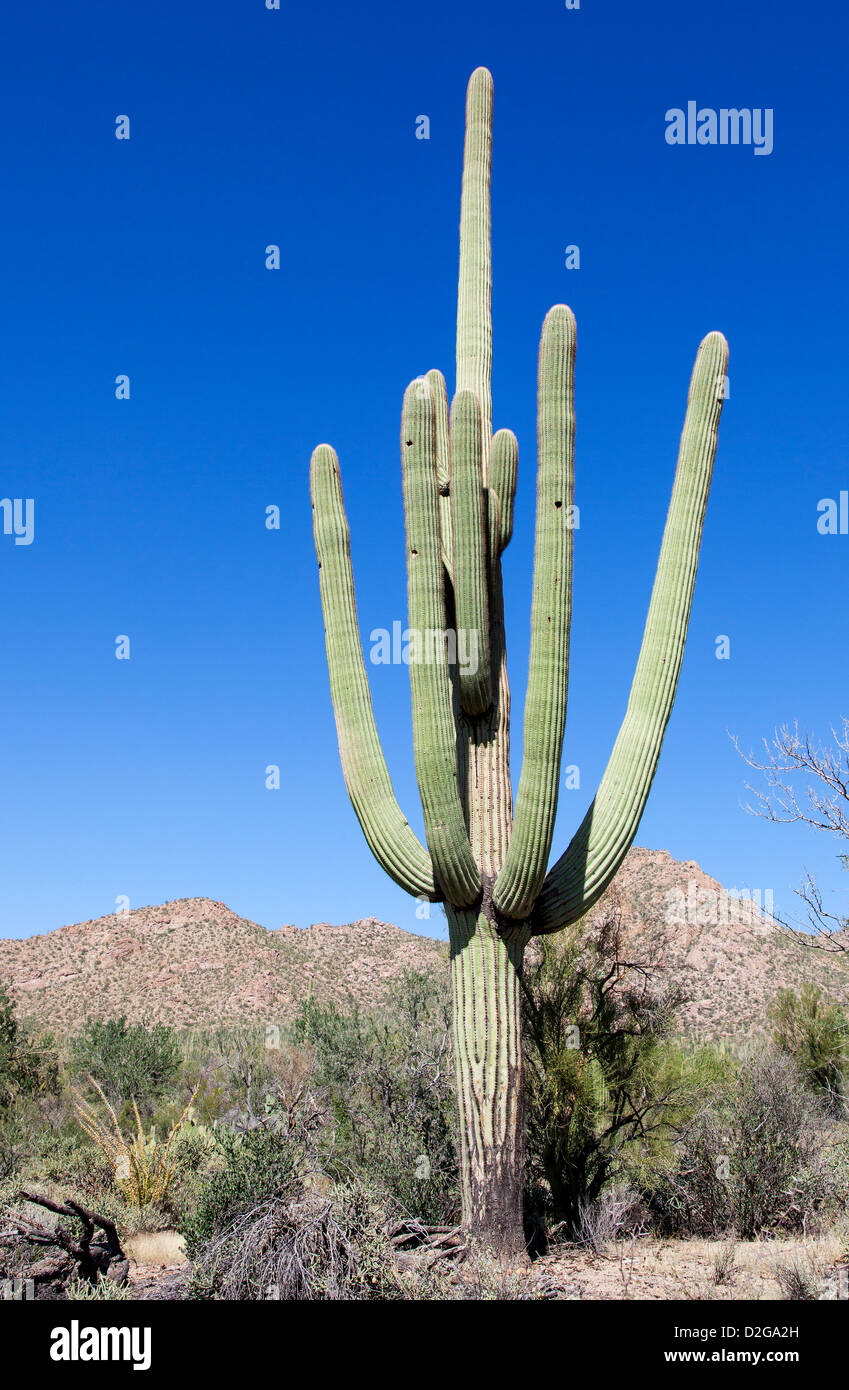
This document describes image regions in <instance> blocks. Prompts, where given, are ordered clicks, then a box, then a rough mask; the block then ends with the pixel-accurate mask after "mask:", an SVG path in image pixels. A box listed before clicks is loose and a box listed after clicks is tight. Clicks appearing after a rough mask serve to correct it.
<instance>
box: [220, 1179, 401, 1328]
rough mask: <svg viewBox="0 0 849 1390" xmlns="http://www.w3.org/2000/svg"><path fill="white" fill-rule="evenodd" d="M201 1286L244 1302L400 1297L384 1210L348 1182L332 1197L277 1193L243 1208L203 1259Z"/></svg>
mask: <svg viewBox="0 0 849 1390" xmlns="http://www.w3.org/2000/svg"><path fill="white" fill-rule="evenodd" d="M194 1284H195V1286H196V1289H197V1291H198V1292H199V1293H201V1294H206V1295H207V1296H214V1297H217V1298H220V1299H225V1300H238V1301H244V1300H258V1299H259V1300H261V1299H275V1300H276V1299H279V1300H281V1301H284V1302H292V1301H301V1300H311V1299H324V1300H339V1299H349V1298H370V1297H380V1298H384V1299H385V1298H393V1297H399V1296H400V1285H399V1282H398V1278H397V1274H396V1271H395V1268H394V1263H393V1260H392V1251H391V1247H390V1245H389V1242H388V1239H387V1237H386V1233H385V1230H384V1229H383V1226H382V1223H381V1219H380V1213H378V1212H377V1211H376V1210H375V1209H374V1208H373V1206H372V1205H371V1203H370V1201H369V1199H368V1197H367V1195H365V1194H363V1193H362V1192H361V1191H360V1190H358V1189H355V1188H352V1187H347V1186H345V1185H341V1184H340V1185H337V1186H336V1187H335V1188H333V1189H332V1191H331V1193H330V1194H329V1195H328V1196H326V1197H324V1196H316V1195H307V1196H304V1197H302V1198H300V1199H298V1200H294V1201H285V1200H283V1201H281V1200H280V1199H278V1198H269V1199H267V1200H264V1201H261V1202H258V1203H257V1204H255V1205H254V1206H252V1207H251V1208H250V1209H249V1210H247V1211H244V1212H242V1213H241V1214H240V1215H239V1216H238V1217H236V1219H235V1220H234V1221H233V1222H232V1223H231V1224H230V1225H229V1226H227V1227H226V1229H225V1230H224V1231H223V1232H222V1233H221V1234H220V1235H219V1236H217V1237H216V1238H214V1239H213V1240H211V1241H210V1242H209V1244H208V1245H207V1246H206V1248H205V1249H204V1251H203V1252H202V1253H201V1255H200V1256H199V1257H198V1259H197V1261H196V1264H195V1270H194Z"/></svg>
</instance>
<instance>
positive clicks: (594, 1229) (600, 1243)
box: [576, 1186, 644, 1255]
mask: <svg viewBox="0 0 849 1390" xmlns="http://www.w3.org/2000/svg"><path fill="white" fill-rule="evenodd" d="M578 1210H579V1215H578V1225H577V1231H576V1236H577V1241H578V1243H579V1244H580V1245H586V1246H588V1247H589V1249H590V1250H593V1251H595V1253H596V1254H597V1255H600V1254H602V1253H603V1252H604V1251H605V1250H606V1249H607V1248H608V1247H609V1246H610V1245H612V1244H614V1243H615V1242H616V1241H619V1240H622V1239H623V1238H625V1237H627V1236H634V1237H636V1236H639V1235H642V1234H643V1232H644V1225H643V1212H642V1206H641V1203H640V1199H639V1196H638V1195H637V1194H636V1193H635V1192H633V1191H632V1190H631V1188H629V1187H624V1186H617V1187H609V1188H605V1189H604V1190H603V1191H602V1192H601V1193H600V1194H599V1196H598V1197H596V1198H595V1200H594V1201H581V1203H580V1204H579V1208H578Z"/></svg>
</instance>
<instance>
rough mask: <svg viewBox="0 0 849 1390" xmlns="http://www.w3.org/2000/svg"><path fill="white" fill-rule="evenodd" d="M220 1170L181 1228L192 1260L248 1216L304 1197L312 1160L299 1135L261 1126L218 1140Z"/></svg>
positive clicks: (230, 1132)
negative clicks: (272, 1203)
mask: <svg viewBox="0 0 849 1390" xmlns="http://www.w3.org/2000/svg"><path fill="white" fill-rule="evenodd" d="M216 1162H217V1165H218V1166H217V1168H216V1170H215V1171H213V1172H212V1173H210V1174H209V1176H208V1177H207V1178H206V1180H205V1181H204V1182H203V1184H202V1185H201V1188H200V1192H199V1195H198V1200H197V1204H196V1206H195V1208H194V1209H193V1210H192V1211H189V1212H186V1213H185V1214H184V1215H183V1216H182V1218H181V1220H180V1221H179V1223H178V1229H179V1230H180V1232H181V1233H182V1235H183V1236H184V1237H185V1241H186V1253H187V1254H188V1255H189V1257H190V1258H194V1257H195V1256H197V1255H199V1253H200V1252H201V1251H202V1249H203V1248H204V1247H205V1246H206V1245H207V1244H209V1242H211V1241H213V1240H215V1239H216V1238H217V1237H218V1236H220V1235H221V1234H222V1232H223V1231H224V1230H225V1229H226V1228H227V1227H228V1226H230V1225H232V1223H233V1222H234V1221H235V1220H237V1218H239V1217H241V1216H242V1215H243V1214H244V1213H245V1212H246V1211H250V1210H253V1209H256V1208H257V1207H259V1206H260V1205H261V1204H263V1203H265V1202H269V1201H282V1202H286V1201H289V1200H293V1199H295V1198H297V1197H298V1196H299V1195H301V1193H302V1192H303V1186H304V1178H305V1173H306V1172H307V1170H308V1168H309V1156H308V1155H307V1153H306V1152H305V1147H304V1144H303V1143H302V1142H300V1138H299V1136H297V1135H295V1136H290V1135H285V1134H283V1133H281V1132H280V1130H279V1129H277V1128H276V1127H274V1126H271V1125H267V1126H266V1125H258V1126H257V1127H255V1128H254V1129H250V1130H247V1131H246V1132H243V1133H240V1132H238V1131H236V1130H222V1131H221V1133H220V1134H219V1135H218V1137H217V1155H216Z"/></svg>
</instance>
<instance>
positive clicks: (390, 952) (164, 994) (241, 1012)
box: [0, 898, 447, 1031]
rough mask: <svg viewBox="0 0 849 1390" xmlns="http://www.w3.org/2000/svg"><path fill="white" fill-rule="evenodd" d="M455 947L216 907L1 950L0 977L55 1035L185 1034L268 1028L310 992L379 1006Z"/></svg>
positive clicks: (193, 904)
mask: <svg viewBox="0 0 849 1390" xmlns="http://www.w3.org/2000/svg"><path fill="white" fill-rule="evenodd" d="M446 958H447V957H446V947H445V946H444V945H442V944H441V943H440V942H438V941H434V940H431V939H430V938H429V937H423V936H414V935H412V934H411V933H409V932H405V931H401V929H400V928H399V927H393V926H390V925H389V924H388V923H386V922H378V921H376V920H375V919H374V918H370V919H366V920H365V921H362V922H352V923H351V924H350V925H349V926H343V927H332V926H328V925H327V924H325V923H320V924H318V925H316V926H313V927H309V928H308V929H307V930H306V931H302V930H300V929H299V928H297V927H289V926H284V927H280V929H279V930H278V931H268V930H267V929H266V928H265V927H260V926H258V925H257V923H256V922H250V921H248V920H246V919H245V918H243V917H237V916H236V913H235V912H231V911H230V909H229V908H228V907H225V906H224V904H223V903H216V902H212V901H211V900H210V899H209V898H181V899H179V900H177V901H176V902H170V903H165V904H164V905H163V906H162V907H141V908H138V909H136V910H135V911H134V912H127V913H125V914H124V915H113V916H111V917H100V918H98V919H97V920H96V921H94V922H80V923H79V924H77V925H76V926H70V927H60V928H59V930H58V931H53V932H47V933H45V935H43V936H32V937H29V938H28V939H27V940H24V941H0V980H2V981H3V982H4V983H7V984H8V985H9V986H10V987H11V993H12V994H13V996H14V998H15V1000H16V1002H17V1005H18V1010H19V1013H20V1015H21V1017H22V1018H30V1019H32V1020H33V1021H34V1022H36V1023H38V1024H39V1025H42V1026H44V1027H47V1028H51V1029H54V1030H57V1031H62V1030H65V1029H73V1028H76V1027H77V1026H78V1025H79V1024H80V1022H81V1021H82V1020H83V1019H85V1018H86V1016H88V1017H92V1018H108V1017H111V1016H113V1015H118V1014H122V1013H123V1014H126V1015H127V1018H129V1019H130V1020H131V1021H133V1022H137V1021H145V1022H148V1021H149V1022H151V1023H156V1022H161V1023H168V1024H172V1025H174V1026H176V1027H181V1028H186V1027H206V1026H210V1025H217V1024H235V1023H252V1024H254V1023H267V1022H271V1021H274V1020H276V1019H279V1018H281V1017H285V1016H287V1015H289V1014H291V1013H292V1011H293V1010H294V1009H295V1008H296V1006H297V1003H298V1001H299V1000H300V999H304V998H306V996H307V994H308V993H309V991H310V990H312V993H313V996H314V997H315V998H316V999H319V1000H321V1001H329V1000H336V1001H338V1002H340V1003H342V1002H343V1001H344V1000H345V999H346V997H347V996H348V995H349V994H351V995H353V996H354V998H356V999H357V1000H358V1001H359V1002H360V1003H362V1004H374V1003H377V1002H379V1001H380V1000H381V999H382V998H383V997H384V996H385V994H386V991H387V989H388V988H389V985H390V983H391V981H392V980H393V979H395V978H397V976H398V975H400V974H401V973H402V972H403V971H404V970H407V969H413V970H429V969H438V968H440V967H441V962H442V961H444V960H445V959H446Z"/></svg>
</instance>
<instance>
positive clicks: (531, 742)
mask: <svg viewBox="0 0 849 1390" xmlns="http://www.w3.org/2000/svg"><path fill="white" fill-rule="evenodd" d="M492 110H493V88H492V78H491V76H490V74H489V72H488V71H487V70H486V68H478V69H477V70H476V71H475V72H474V73H473V74H472V77H471V79H470V81H469V87H468V93H467V103H466V142H465V154H464V166H463V188H462V199H461V215H460V276H459V294H458V311H457V364H456V387H457V389H456V394H455V396H454V399H453V401H452V402H451V405H450V408H449V402H448V395H447V391H446V386H445V379H444V377H443V375H442V373H441V372H439V371H437V370H431V371H430V372H428V373H427V375H425V376H422V377H418V378H417V379H416V380H415V381H413V382H412V383H411V384H410V386H409V387H408V388H407V391H406V393H405V396H404V403H403V408H402V416H401V463H402V476H403V491H404V513H405V523H406V533H407V550H406V554H407V598H408V609H409V626H410V629H411V630H412V631H413V633H415V634H416V635H417V641H416V651H415V659H413V660H412V661H411V662H410V682H411V689H412V706H413V745H414V753H415V766H416V778H417V782H418V787H419V793H420V797H421V803H422V811H423V819H424V830H425V839H426V844H427V848H425V847H424V846H423V845H422V844H421V842H420V841H419V840H418V838H417V837H416V835H415V834H414V832H413V831H412V829H411V828H410V825H409V824H408V822H407V819H406V817H405V815H404V813H403V811H402V810H401V808H400V806H399V805H398V802H397V799H396V797H395V794H394V791H393V788H392V782H391V779H390V776H389V772H388V769H387V766H386V761H385V758H384V756H383V752H382V750H381V746H380V740H379V737H378V733H377V729H376V725H375V719H374V712H373V709H372V703H371V696H370V693H369V687H368V679H367V676H366V670H365V664H364V661H363V654H362V649H361V645H360V640H359V630H358V625H357V611H356V600H355V594H354V581H353V574H352V569H351V551H350V536H349V532H348V524H347V520H346V517H345V510H344V505H343V500H342V484H341V478H340V473H339V463H338V459H337V457H336V454H335V452H334V450H333V449H331V448H330V446H329V445H327V444H321V445H319V447H318V448H317V449H316V450H315V452H314V454H313V457H312V466H311V490H312V502H313V520H314V531H315V544H316V552H317V555H318V561H319V576H320V585H321V599H322V607H323V612H324V624H325V637H326V646H327V661H328V666H329V670H330V688H331V695H332V699H333V707H334V711H335V715H336V727H337V733H338V739H339V752H340V757H341V761H342V770H343V773H344V777H345V783H346V786H347V788H348V793H349V795H350V798H351V801H352V803H353V806H354V809H355V811H356V814H357V817H358V818H359V821H360V824H361V826H362V828H363V832H364V834H365V836H366V840H367V841H368V843H369V845H370V847H371V850H372V852H373V854H374V855H375V857H376V858H377V860H378V862H379V863H380V864H381V865H382V866H383V868H384V869H385V870H386V872H387V873H388V874H389V875H390V876H391V877H392V878H393V879H394V880H395V882H396V883H398V884H400V885H401V887H402V888H405V889H406V890H407V892H409V893H411V894H413V895H414V896H416V897H419V898H426V899H428V900H430V901H444V903H445V910H446V914H447V917H448V923H449V933H450V940H451V969H452V984H453V995H454V1055H455V1070H456V1081H457V1097H458V1112H459V1119H460V1137H461V1148H462V1153H461V1164H462V1186H463V1216H464V1222H465V1224H466V1226H467V1227H468V1228H469V1229H470V1230H472V1231H474V1232H477V1233H478V1234H480V1235H481V1236H483V1237H485V1238H486V1239H487V1240H488V1241H489V1242H490V1243H491V1244H493V1245H494V1246H496V1247H498V1248H500V1249H501V1250H502V1252H504V1253H505V1255H507V1256H513V1255H515V1254H516V1253H517V1252H519V1251H520V1250H521V1249H522V1248H523V1237H522V1210H521V1203H522V1178H523V1109H522V1107H523V1083H522V1056H521V1014H520V979H521V969H522V955H523V952H524V949H525V946H526V945H527V943H528V941H529V940H530V939H531V937H532V936H533V935H535V934H547V933H550V932H556V931H559V930H560V929H561V928H563V927H565V926H567V925H568V924H570V923H572V922H575V921H576V920H578V919H579V918H580V917H582V916H583V915H584V913H586V911H587V910H588V909H589V908H590V907H591V906H592V904H593V903H594V902H595V901H596V900H597V898H598V897H599V896H600V894H601V893H603V891H604V889H605V888H606V887H607V885H608V884H609V883H610V881H611V879H612V878H613V876H614V874H615V873H616V871H617V869H618V868H619V866H620V864H621V863H622V860H623V858H624V856H625V854H626V853H627V851H628V849H629V847H630V845H631V844H632V842H633V839H634V836H635V834H636V831H637V827H638V825H639V822H640V817H641V815H642V812H643V808H644V807H645V804H646V800H647V798H648V794H649V789H650V787H651V783H652V779H653V777H654V774H655V771H656V768H657V763H658V758H659V756H660V750H661V745H662V742H663V735H664V732H665V729H666V725H667V722H668V720H669V716H670V713H671V710H672V703H673V700H674V697H675V689H676V686H677V683H678V676H679V673H680V670H681V662H682V658H683V654H684V643H685V640H686V635H687V624H688V620H689V614H690V605H691V602H692V597H693V588H694V584H695V579H696V568H697V564H698V555H699V547H700V543H701V536H702V526H703V522H704V515H705V507H706V504H707V497H708V491H709V489H710V482H711V474H712V470H713V460H714V455H715V452H716V442H717V430H718V426H719V416H720V413H721V410H722V403H723V399H724V396H725V390H724V384H725V377H726V372H727V365H728V348H727V344H726V342H725V339H724V338H723V337H722V335H721V334H720V333H710V334H709V335H708V336H707V337H706V338H705V339H704V341H703V342H702V344H701V346H700V348H699V351H698V355H697V357H696V363H695V367H694V369H693V376H692V380H691V383H690V393H689V399H688V402H687V413H686V418H685V421H684V429H683V433H682V435H681V443H680V448H679V455H678V467H677V471H676V474H675V482H674V486H673V490H672V500H671V503H670V507H669V514H668V517H667V522H666V528H665V531H664V536H663V542H662V545H661V552H660V560H659V563H658V568H657V575H656V578H655V583H654V589H653V592H652V596H651V602H650V605H649V612H648V618H647V621H646V626H645V632H644V635H643V642H642V648H641V651H640V655H639V658H638V661H637V668H636V672H635V675H634V680H633V684H632V687H631V693H630V697H629V700H628V706H627V710H626V713H625V718H624V720H623V723H622V727H621V729H620V731H619V735H618V737H617V739H616V742H615V744H614V747H613V751H612V753H611V756H610V760H609V762H608V765H607V768H606V770H605V773H604V775H603V777H602V779H601V783H600V785H599V788H598V791H597V792H596V795H595V798H594V800H593V802H592V805H591V806H590V808H589V810H588V811H587V814H586V816H585V817H584V820H583V821H582V823H581V825H580V827H579V829H578V831H577V832H576V834H575V836H574V837H573V839H572V841H571V843H570V844H569V846H568V848H567V849H566V851H565V853H564V854H563V855H562V856H561V857H560V859H558V860H557V862H556V863H555V864H554V865H553V866H552V867H551V868H549V867H548V859H549V855H550V852H551V843H552V837H553V834H554V823H555V818H556V814H557V798H558V784H559V779H560V765H561V756H562V751H563V740H564V732H565V726H566V702H567V694H568V686H569V629H570V622H571V611H572V518H573V505H574V449H575V410H574V370H575V349H576V328H575V319H574V315H573V314H572V312H571V310H570V309H568V308H567V307H566V306H565V305H556V306H555V307H554V308H553V309H551V310H550V311H549V313H548V314H547V315H546V318H545V322H544V323H543V327H542V336H541V341H540V348H539V366H538V400H537V507H536V534H535V550H534V577H533V597H532V603H531V644H530V664H529V672H528V686H527V694H526V699H525V711H524V739H523V759H522V768H521V774H520V777H519V782H518V788H517V792H516V804H515V809H514V807H513V797H512V788H511V780H510V760H509V738H510V691H509V685H508V681H507V667H506V650H505V638H504V604H503V596H502V582H501V555H502V553H503V551H504V549H505V547H506V546H507V545H508V543H509V541H510V537H511V534H512V529H513V507H514V499H515V491H516V478H517V470H518V444H517V441H516V438H515V436H514V435H513V434H512V433H511V431H510V430H506V429H501V430H499V431H498V432H497V433H496V434H495V435H494V436H493V434H492V397H491V373H492V319H491V311H490V303H491V288H492V272H491V252H490V241H491V237H490V172H491V160H492ZM457 652H462V653H463V654H464V656H465V657H466V660H465V661H456V660H454V661H453V662H452V660H451V659H450V658H451V657H452V655H455V654H456V653H457ZM473 655H476V657H477V660H476V661H475V660H472V659H469V658H471V657H472V656H473Z"/></svg>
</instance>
